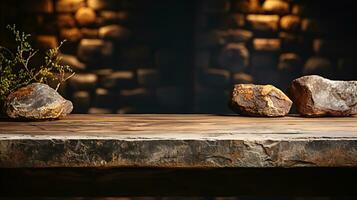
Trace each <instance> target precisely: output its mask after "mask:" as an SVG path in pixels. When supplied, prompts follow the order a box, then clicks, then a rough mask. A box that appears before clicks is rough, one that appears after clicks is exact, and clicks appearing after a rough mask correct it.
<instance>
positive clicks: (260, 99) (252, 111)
mask: <svg viewBox="0 0 357 200" xmlns="http://www.w3.org/2000/svg"><path fill="white" fill-rule="evenodd" d="M291 105H292V101H291V100H290V99H289V97H287V96H286V95H285V94H284V93H283V92H282V91H280V90H279V89H278V88H276V87H274V86H272V85H254V84H237V85H235V86H234V89H233V92H232V99H231V102H230V106H231V109H232V110H233V111H235V112H237V113H239V114H242V115H248V116H266V117H279V116H285V115H286V114H288V113H289V111H290V108H291Z"/></svg>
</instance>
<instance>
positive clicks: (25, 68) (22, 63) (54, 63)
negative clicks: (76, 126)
mask: <svg viewBox="0 0 357 200" xmlns="http://www.w3.org/2000/svg"><path fill="white" fill-rule="evenodd" d="M7 28H8V29H9V30H10V31H11V32H12V34H13V35H14V37H15V42H16V45H17V48H16V52H12V51H10V50H9V49H8V48H6V47H2V46H0V102H1V103H2V102H3V101H4V99H5V98H6V97H7V96H8V95H9V94H10V93H11V92H13V91H15V90H16V89H18V88H20V87H22V86H25V85H28V84H30V83H32V82H39V83H45V84H49V83H53V82H56V87H55V89H56V90H58V89H59V87H60V85H61V84H63V83H64V82H65V81H67V80H68V79H69V78H71V77H72V76H73V75H74V74H75V73H74V72H73V70H72V68H71V67H70V66H68V65H61V64H60V62H61V59H62V58H61V57H60V56H59V52H60V48H61V47H62V45H63V44H64V42H65V41H62V42H61V43H60V45H59V46H58V47H55V48H52V49H49V50H48V51H47V52H46V54H45V57H44V64H43V65H41V66H30V62H31V60H32V59H33V58H34V57H35V56H36V55H37V53H38V52H39V51H38V50H35V49H33V48H32V46H31V44H30V43H29V42H28V40H29V38H30V37H31V35H30V34H26V33H24V32H20V31H19V30H17V29H16V26H15V25H13V26H9V25H8V26H7Z"/></svg>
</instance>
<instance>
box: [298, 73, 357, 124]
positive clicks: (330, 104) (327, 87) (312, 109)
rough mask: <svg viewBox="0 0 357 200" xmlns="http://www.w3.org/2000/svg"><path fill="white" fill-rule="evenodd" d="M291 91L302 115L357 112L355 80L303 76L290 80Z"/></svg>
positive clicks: (356, 84)
mask: <svg viewBox="0 0 357 200" xmlns="http://www.w3.org/2000/svg"><path fill="white" fill-rule="evenodd" d="M291 93H292V96H293V99H294V103H295V104H296V106H297V109H298V111H299V113H300V114H301V115H303V116H307V117H320V116H349V115H354V114H357V81H333V80H329V79H326V78H323V77H321V76H317V75H311V76H303V77H301V78H298V79H295V80H294V81H293V82H292V86H291Z"/></svg>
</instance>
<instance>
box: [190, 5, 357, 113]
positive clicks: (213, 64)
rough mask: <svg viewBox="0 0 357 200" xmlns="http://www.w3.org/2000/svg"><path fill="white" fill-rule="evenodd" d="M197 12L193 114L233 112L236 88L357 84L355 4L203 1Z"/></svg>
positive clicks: (284, 89) (283, 88) (284, 88)
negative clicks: (317, 78) (303, 81)
mask: <svg viewBox="0 0 357 200" xmlns="http://www.w3.org/2000/svg"><path fill="white" fill-rule="evenodd" d="M197 13H198V14H197V15H198V18H197V40H196V63H195V66H196V69H197V75H196V82H197V84H196V87H195V93H196V97H198V98H196V104H195V105H196V107H195V109H196V112H229V111H228V110H227V109H228V108H227V106H226V104H225V102H227V101H228V98H229V95H228V94H229V91H230V89H231V86H232V85H233V84H236V83H257V84H273V85H275V86H277V87H278V88H280V89H282V90H283V91H286V90H287V89H288V86H289V84H290V82H291V81H292V80H293V79H295V78H297V77H299V76H302V75H308V74H319V75H322V76H325V77H328V78H332V79H344V80H349V79H350V80H351V79H354V80H355V79H356V78H357V68H356V67H357V60H356V52H355V50H354V47H355V46H356V38H355V35H354V34H355V33H356V30H357V29H356V25H357V23H356V22H355V21H354V20H353V19H354V18H355V17H353V13H354V11H353V5H352V4H351V2H348V1H339V2H337V1H303V0H201V1H200V3H199V7H198V9H197Z"/></svg>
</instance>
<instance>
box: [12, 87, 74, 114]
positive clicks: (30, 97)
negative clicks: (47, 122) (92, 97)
mask: <svg viewBox="0 0 357 200" xmlns="http://www.w3.org/2000/svg"><path fill="white" fill-rule="evenodd" d="M5 110H6V113H7V115H8V116H9V117H11V118H26V119H58V118H61V117H65V116H67V115H68V114H70V113H71V112H72V110H73V105H72V102H70V101H68V100H66V99H64V98H63V97H62V96H61V95H60V94H58V92H57V91H56V90H54V89H52V88H51V87H49V86H48V85H46V84H41V83H33V84H30V85H28V86H25V87H22V88H20V89H18V90H17V91H15V92H13V93H11V94H10V95H9V96H8V97H7V99H6V101H5Z"/></svg>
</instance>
